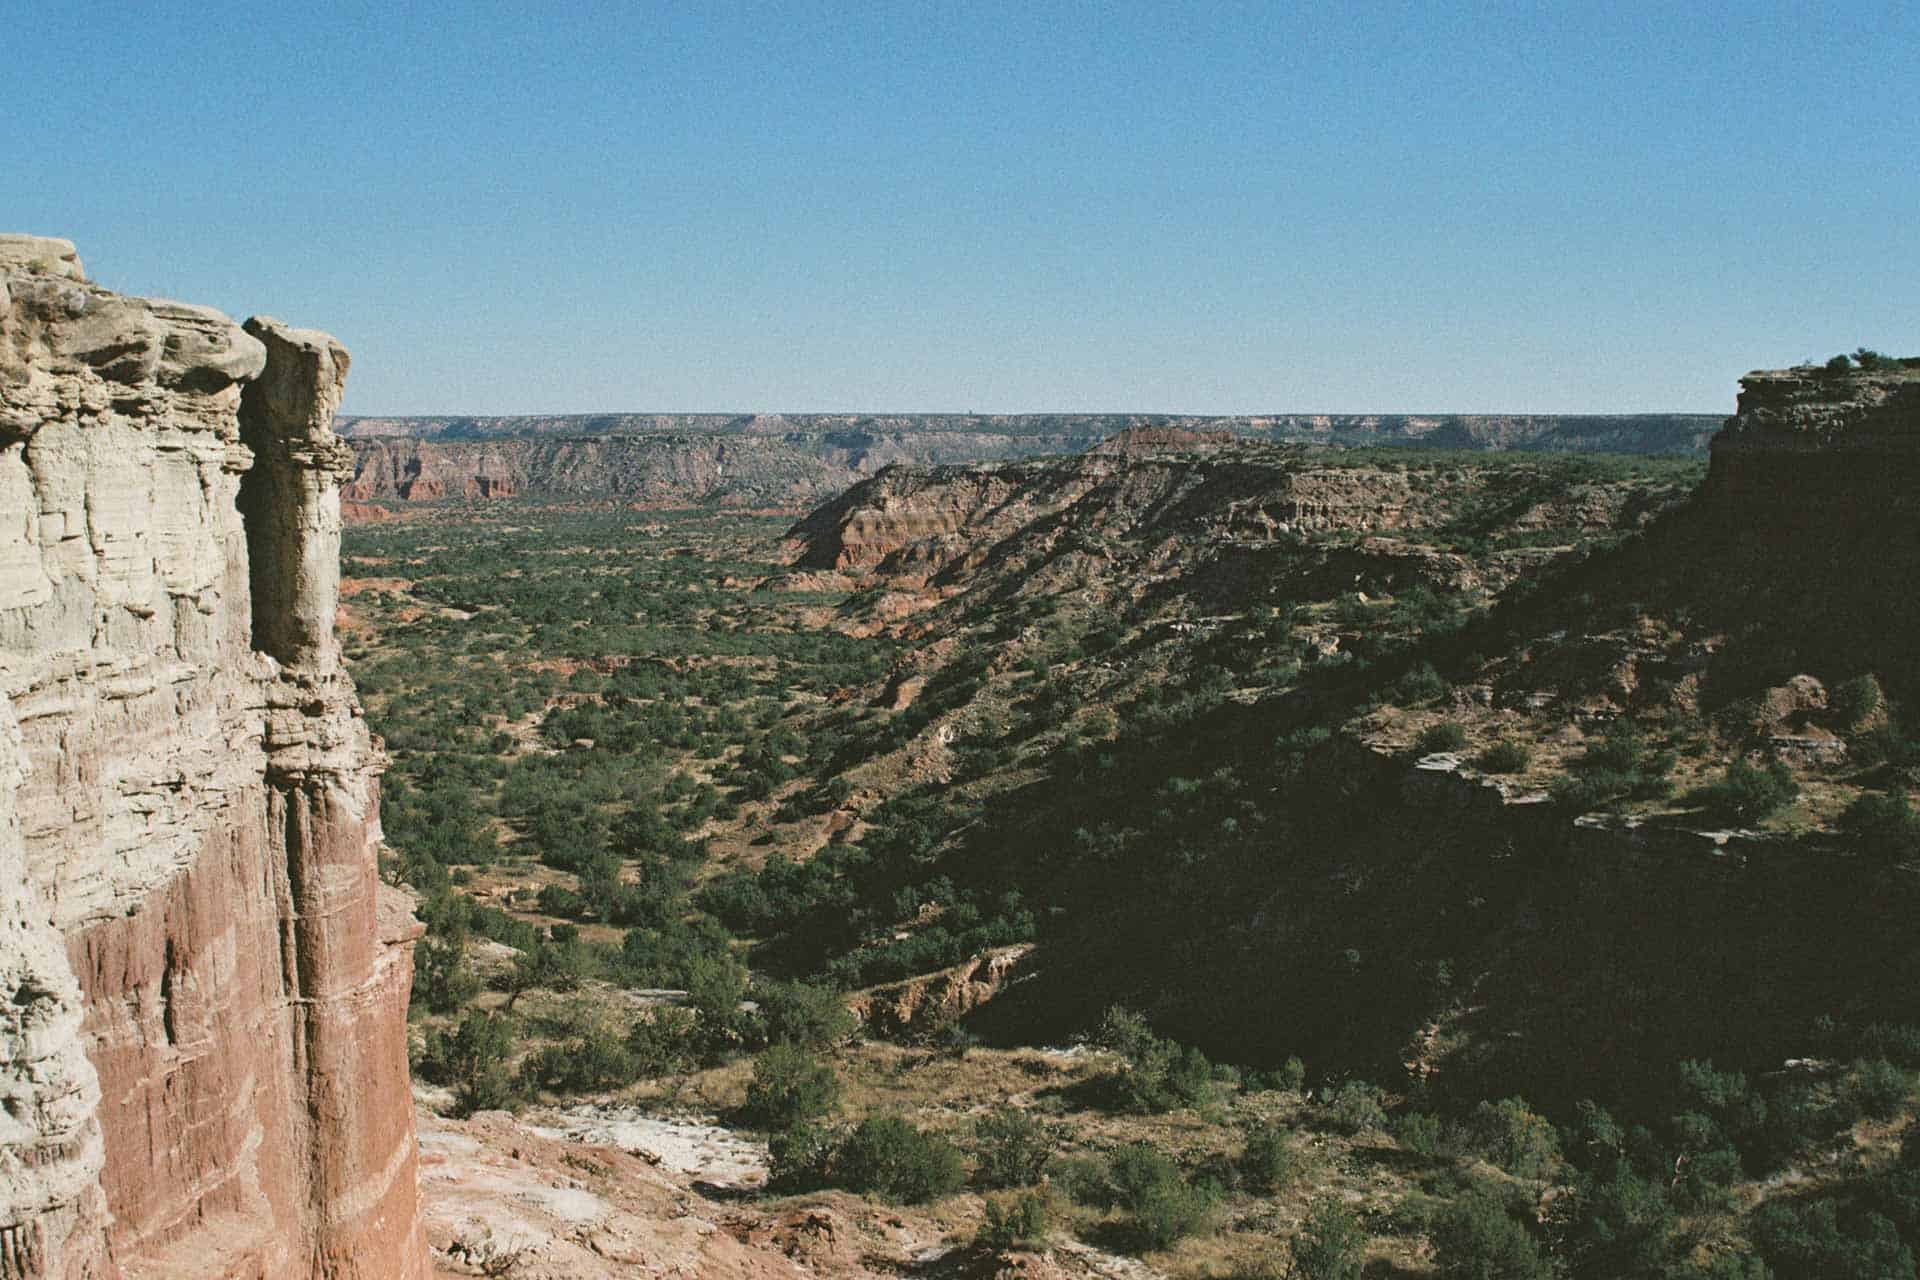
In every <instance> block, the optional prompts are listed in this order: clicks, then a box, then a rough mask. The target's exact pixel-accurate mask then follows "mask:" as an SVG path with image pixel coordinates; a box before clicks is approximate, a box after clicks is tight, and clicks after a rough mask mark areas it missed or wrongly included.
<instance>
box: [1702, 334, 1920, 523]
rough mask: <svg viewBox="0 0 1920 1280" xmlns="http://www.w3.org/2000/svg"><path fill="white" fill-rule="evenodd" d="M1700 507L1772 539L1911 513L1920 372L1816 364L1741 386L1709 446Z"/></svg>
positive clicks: (1762, 373) (1758, 375)
mask: <svg viewBox="0 0 1920 1280" xmlns="http://www.w3.org/2000/svg"><path fill="white" fill-rule="evenodd" d="M1712 457H1713V462H1712V465H1711V467H1710V469H1709V471H1708V475H1707V485H1706V488H1705V490H1704V491H1703V494H1702V496H1703V498H1704V500H1705V501H1706V502H1707V503H1709V504H1711V505H1714V506H1717V507H1720V508H1722V509H1725V510H1727V511H1729V512H1738V513H1740V514H1741V515H1742V517H1743V518H1747V519H1753V518H1754V517H1756V516H1758V515H1760V514H1761V513H1762V512H1764V513H1765V516H1766V521H1765V522H1766V523H1767V524H1768V525H1769V526H1771V527H1772V528H1773V529H1774V531H1775V532H1776V533H1792V532H1794V531H1805V530H1808V529H1817V528H1820V527H1822V526H1831V525H1832V524H1833V523H1834V522H1836V521H1838V522H1843V523H1853V522H1857V521H1860V520H1878V519H1881V518H1884V517H1886V516H1889V515H1892V514H1893V513H1895V512H1896V511H1899V512H1910V511H1911V510H1912V506H1913V503H1914V501H1915V499H1914V494H1915V492H1916V488H1915V481H1916V480H1920V369H1916V368H1893V369H1886V370H1878V371H1872V372H1868V371H1864V370H1856V371H1853V372H1848V373H1832V372H1829V371H1827V370H1826V369H1824V368H1820V367H1817V366H1803V367H1800V368H1795V369H1774V370H1757V371H1755V372H1753V373H1749V374H1748V375H1747V376H1746V377H1744V378H1742V379H1740V401H1739V405H1738V407H1737V411H1736V412H1735V414H1734V416H1733V417H1731V418H1729V419H1727V422H1726V426H1725V428H1724V429H1723V430H1722V431H1721V432H1720V434H1719V435H1717V436H1715V437H1714V438H1713V443H1712Z"/></svg>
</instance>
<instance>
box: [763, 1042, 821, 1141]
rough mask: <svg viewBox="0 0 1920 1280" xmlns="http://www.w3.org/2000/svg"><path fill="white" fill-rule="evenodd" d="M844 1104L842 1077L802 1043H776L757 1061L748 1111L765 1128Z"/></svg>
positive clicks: (782, 1125) (818, 1114) (780, 1126)
mask: <svg viewBox="0 0 1920 1280" xmlns="http://www.w3.org/2000/svg"><path fill="white" fill-rule="evenodd" d="M839 1105H840V1077H839V1076H838V1075H837V1074H835V1072H834V1070H833V1067H832V1066H831V1065H830V1064H828V1063H825V1062H821V1061H820V1060H819V1059H817V1058H815V1057H814V1056H813V1055H812V1054H810V1053H808V1052H807V1051H806V1050H805V1049H802V1048H801V1047H800V1046H798V1045H793V1044H776V1045H773V1046H772V1047H771V1048H769V1049H767V1050H766V1052H764V1053H762V1054H761V1055H760V1056H759V1057H758V1058H755V1059H754V1061H753V1079H752V1080H751V1081H750V1082H749V1083H748V1084H747V1101H746V1106H745V1108H744V1115H745V1118H746V1119H747V1121H748V1122H749V1123H751V1124H756V1125H759V1126H760V1127H761V1128H763V1129H772V1130H780V1129H790V1128H792V1127H793V1126H794V1125H796V1124H799V1123H801V1122H803V1121H807V1120H814V1119H818V1118H819V1117H821V1116H824V1115H827V1114H828V1113H830V1112H831V1111H833V1109H834V1108H835V1107H837V1106H839Z"/></svg>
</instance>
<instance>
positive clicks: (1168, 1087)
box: [1099, 1005, 1218, 1115]
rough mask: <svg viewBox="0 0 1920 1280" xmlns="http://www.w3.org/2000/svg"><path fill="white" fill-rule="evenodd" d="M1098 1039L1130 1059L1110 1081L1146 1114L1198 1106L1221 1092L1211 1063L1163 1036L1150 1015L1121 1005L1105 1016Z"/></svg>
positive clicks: (1125, 1102) (1124, 1099)
mask: <svg viewBox="0 0 1920 1280" xmlns="http://www.w3.org/2000/svg"><path fill="white" fill-rule="evenodd" d="M1099 1041H1100V1043H1101V1044H1103V1045H1105V1046H1106V1047H1107V1048H1109V1049H1112V1050H1113V1051H1114V1052H1116V1053H1118V1054H1120V1055H1121V1056H1122V1057H1123V1058H1125V1059H1126V1060H1127V1065H1126V1068H1125V1069H1124V1070H1123V1071H1121V1072H1120V1073H1119V1074H1118V1075H1117V1076H1115V1077H1114V1078H1113V1079H1112V1081H1111V1082H1110V1083H1111V1084H1112V1086H1113V1088H1114V1091H1115V1093H1116V1094H1117V1095H1118V1096H1119V1098H1120V1101H1121V1102H1122V1104H1123V1105H1124V1106H1126V1107H1127V1108H1129V1109H1130V1110H1134V1111H1139V1112H1142V1113H1145V1114H1149V1115H1152V1114H1157V1113H1159V1112H1163V1111H1171V1110H1173V1109H1174V1108H1176V1107H1198V1106H1205V1105H1207V1104H1208V1103H1210V1102H1212V1101H1213V1100H1214V1099H1215V1097H1216V1096H1217V1095H1218V1089H1217V1088H1216V1087H1215V1084H1214V1078H1213V1064H1212V1063H1210V1062H1208V1061H1207V1056H1206V1055H1205V1054H1204V1053H1201V1052H1200V1050H1198V1049H1196V1048H1193V1047H1192V1046H1190V1045H1187V1046H1183V1045H1180V1044H1176V1043H1175V1042H1174V1041H1171V1040H1163V1039H1161V1038H1160V1037H1159V1036H1157V1035H1155V1034H1154V1033H1153V1030H1152V1028H1150V1027H1149V1026H1148V1025H1147V1022H1146V1019H1144V1018H1142V1017H1141V1016H1140V1015H1139V1014H1137V1013H1134V1012H1132V1011H1131V1010H1129V1009H1125V1008H1122V1007H1120V1006H1118V1005H1116V1006H1114V1007H1113V1008H1111V1009H1109V1010H1107V1013H1106V1016H1105V1018H1103V1019H1102V1020H1101V1024H1100V1033H1099Z"/></svg>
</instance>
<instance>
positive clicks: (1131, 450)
mask: <svg viewBox="0 0 1920 1280" xmlns="http://www.w3.org/2000/svg"><path fill="white" fill-rule="evenodd" d="M1719 421H1720V420H1719V419H1718V418H1716V417H1712V416H1709V415H1705V414H1646V415H1638V416H1635V415H1625V416H1617V417H1565V416H1559V417H1556V416H1550V415H1534V416H1520V417H1493V416H1477V417H1476V416H1461V415H1434V416H1426V417H1420V416H1409V415H1380V414H1371V415H1299V414H1290V415H1268V416H1260V417H1169V416H1164V415H1151V414H1002V415H976V414H896V415H865V414H770V415H727V414H597V415H584V416H576V417H526V418H342V419H340V422H339V426H338V429H339V431H340V433H341V435H343V436H346V437H348V438H350V440H351V443H352V446H353V449H354V454H355V459H356V470H355V473H354V478H353V481H352V483H351V484H349V485H348V486H347V489H346V493H345V496H346V497H347V498H348V499H350V500H353V501H358V502H370V501H404V502H438V501H442V500H445V499H450V498H470V499H477V498H490V497H506V496H511V495H513V494H518V493H527V494H539V495H543V496H547V497H619V498H626V499H629V500H632V501H637V502H642V503H648V504H654V505H660V506H672V505H686V504H693V503H720V504H722V505H726V506H734V507H779V508H785V509H796V508H803V507H812V506H814V505H816V504H818V503H821V502H825V501H826V500H828V499H829V498H832V497H833V496H834V495H835V494H838V493H840V492H841V491H842V490H844V489H846V488H847V487H848V486H849V485H852V484H855V483H858V482H859V481H861V480H864V479H866V478H868V477H870V476H873V475H875V474H877V473H878V472H880V471H881V470H883V469H884V468H886V467H890V466H910V467H935V466H947V465H954V464H961V463H983V462H998V461H1005V460H1009V459H1017V458H1026V457H1032V456H1035V455H1041V454H1077V453H1084V452H1087V451H1089V450H1092V451H1094V452H1097V453H1102V454H1107V455H1118V456H1123V457H1140V456H1147V455H1150V454H1154V453H1168V452H1205V451H1210V450H1214V449H1220V448H1224V447H1226V446H1228V445H1230V444H1232V443H1234V442H1235V441H1254V442H1274V441H1279V442H1289V441H1306V442H1312V443H1319V444H1336V445H1369V444H1419V445H1425V446H1431V447H1439V448H1450V449H1468V450H1492V451H1500V450H1512V449H1520V450H1545V449H1551V450H1575V451H1578V450H1594V449H1603V450H1607V451H1609V452H1631V453H1693V454H1698V453H1699V452H1700V451H1701V449H1702V448H1703V446H1704V443H1705V441H1706V439H1707V437H1708V435H1710V434H1711V433H1712V431H1713V429H1714V428H1715V427H1716V426H1717V425H1718V424H1719Z"/></svg>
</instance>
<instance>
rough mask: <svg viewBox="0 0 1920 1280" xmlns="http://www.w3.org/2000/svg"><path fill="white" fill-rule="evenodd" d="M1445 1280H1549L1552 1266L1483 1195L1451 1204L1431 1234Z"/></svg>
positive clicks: (1515, 1223)
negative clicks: (1432, 1234)
mask: <svg viewBox="0 0 1920 1280" xmlns="http://www.w3.org/2000/svg"><path fill="white" fill-rule="evenodd" d="M1433 1243H1434V1252H1435V1254H1436V1256H1437V1257H1438V1259H1439V1262H1440V1274H1441V1275H1442V1276H1445V1277H1447V1280H1551V1277H1552V1276H1553V1265H1552V1263H1550V1262H1549V1261H1548V1260H1547V1259H1546V1258H1544V1257H1542V1256H1541V1253H1540V1246H1539V1245H1538V1244H1537V1243H1535V1241H1534V1239H1533V1237H1532V1236H1530V1235H1528V1234H1527V1229H1526V1227H1524V1226H1522V1225H1521V1224H1520V1223H1519V1222H1518V1221H1516V1220H1515V1219H1514V1217H1513V1215H1512V1214H1510V1213H1508V1212H1507V1211H1506V1209H1505V1208H1503V1207H1502V1206H1501V1205H1499V1204H1498V1203H1496V1202H1495V1201H1493V1200H1490V1199H1487V1198H1486V1197H1484V1196H1478V1195H1469V1196H1467V1197H1465V1198H1463V1199H1461V1200H1457V1201H1455V1202H1454V1203H1453V1204H1452V1205H1450V1206H1449V1207H1448V1208H1447V1210H1446V1212H1445V1214H1444V1215H1443V1216H1442V1217H1441V1219H1440V1222H1439V1223H1438V1225H1437V1226H1436V1228H1435V1230H1434V1241H1433Z"/></svg>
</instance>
